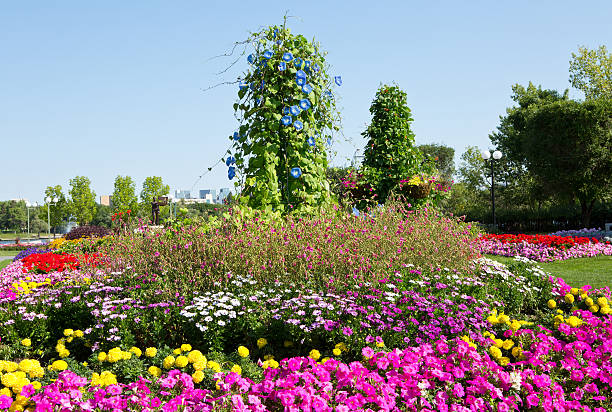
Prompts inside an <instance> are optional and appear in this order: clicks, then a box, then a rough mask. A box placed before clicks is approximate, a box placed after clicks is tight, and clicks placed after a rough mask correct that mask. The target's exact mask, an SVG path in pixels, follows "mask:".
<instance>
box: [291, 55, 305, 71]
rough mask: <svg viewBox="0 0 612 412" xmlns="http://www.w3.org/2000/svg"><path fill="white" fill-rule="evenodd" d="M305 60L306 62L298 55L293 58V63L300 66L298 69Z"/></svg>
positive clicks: (297, 66)
mask: <svg viewBox="0 0 612 412" xmlns="http://www.w3.org/2000/svg"><path fill="white" fill-rule="evenodd" d="M303 62H304V60H302V59H300V58H299V57H296V58H295V59H294V60H293V65H294V66H295V67H296V68H298V69H299V68H301V67H302V63H303Z"/></svg>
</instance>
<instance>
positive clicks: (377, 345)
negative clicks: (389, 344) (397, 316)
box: [376, 341, 385, 348]
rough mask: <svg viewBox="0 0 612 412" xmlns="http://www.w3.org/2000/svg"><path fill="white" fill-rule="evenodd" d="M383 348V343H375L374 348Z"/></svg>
mask: <svg viewBox="0 0 612 412" xmlns="http://www.w3.org/2000/svg"><path fill="white" fill-rule="evenodd" d="M384 346H385V342H383V341H380V342H376V347H377V348H383V347H384Z"/></svg>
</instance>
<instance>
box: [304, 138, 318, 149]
mask: <svg viewBox="0 0 612 412" xmlns="http://www.w3.org/2000/svg"><path fill="white" fill-rule="evenodd" d="M306 142H307V143H308V145H309V146H313V147H314V145H315V144H316V143H317V142H316V141H315V138H314V137H312V136H310V137H309V138H308V140H306Z"/></svg>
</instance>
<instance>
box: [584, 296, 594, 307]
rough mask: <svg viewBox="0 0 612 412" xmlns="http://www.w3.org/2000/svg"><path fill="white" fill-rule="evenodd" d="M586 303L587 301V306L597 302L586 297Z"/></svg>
mask: <svg viewBox="0 0 612 412" xmlns="http://www.w3.org/2000/svg"><path fill="white" fill-rule="evenodd" d="M584 303H586V305H587V306H592V305H593V303H595V302H593V299H591V298H586V299H585V300H584Z"/></svg>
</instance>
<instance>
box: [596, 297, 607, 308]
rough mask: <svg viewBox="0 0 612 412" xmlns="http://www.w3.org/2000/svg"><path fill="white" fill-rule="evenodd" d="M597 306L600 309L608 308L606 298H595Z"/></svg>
mask: <svg viewBox="0 0 612 412" xmlns="http://www.w3.org/2000/svg"><path fill="white" fill-rule="evenodd" d="M597 304H598V305H599V306H601V307H603V306H608V299H606V298H605V297H603V296H602V297H600V298H597Z"/></svg>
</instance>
